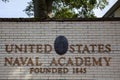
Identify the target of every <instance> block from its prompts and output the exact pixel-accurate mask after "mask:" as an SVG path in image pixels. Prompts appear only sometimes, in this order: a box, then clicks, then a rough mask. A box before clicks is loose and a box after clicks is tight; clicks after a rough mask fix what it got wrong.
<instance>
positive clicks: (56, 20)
mask: <svg viewBox="0 0 120 80" xmlns="http://www.w3.org/2000/svg"><path fill="white" fill-rule="evenodd" d="M81 21H83V22H86V21H120V18H76V19H73V18H69V19H55V18H50V19H39V18H0V22H81Z"/></svg>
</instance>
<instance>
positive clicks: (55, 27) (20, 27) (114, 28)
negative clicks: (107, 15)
mask: <svg viewBox="0 0 120 80" xmlns="http://www.w3.org/2000/svg"><path fill="white" fill-rule="evenodd" d="M59 35H63V36H65V37H66V38H67V39H68V42H69V45H70V44H82V45H90V44H96V45H97V44H104V45H106V44H110V45H111V51H110V52H109V53H104V52H103V53H97V52H94V53H78V52H77V50H78V48H77V47H75V51H74V53H71V52H69V50H70V48H69V49H68V51H67V53H66V54H65V55H61V56H60V55H58V54H56V52H55V50H54V40H55V38H56V37H57V36H59ZM11 44H12V45H21V44H22V45H30V44H34V45H37V44H42V45H44V44H50V45H51V46H52V51H51V52H50V53H45V52H44V51H43V52H42V53H36V52H35V49H33V50H34V51H33V52H20V51H18V52H14V51H12V52H11V53H8V52H6V50H5V49H6V46H5V45H11ZM88 48H89V47H88ZM42 49H43V50H44V47H42ZM90 49H91V48H90ZM11 57H12V58H13V59H12V63H14V61H15V59H16V58H20V57H23V58H26V57H27V58H31V59H32V60H33V62H35V58H36V57H39V62H41V63H42V66H36V65H34V66H33V65H30V64H29V65H28V66H27V65H26V64H27V61H28V59H27V61H26V63H25V65H19V66H18V65H17V64H15V65H10V64H8V63H7V65H5V58H8V59H9V60H10V58H11ZM61 57H62V58H63V57H64V58H66V59H61V63H67V61H68V59H69V58H71V59H72V62H73V64H75V57H81V58H84V57H86V58H88V57H90V58H91V59H90V63H92V62H93V61H92V58H93V57H94V58H96V59H99V58H100V57H101V58H102V66H99V65H96V66H92V65H91V66H84V65H82V66H76V65H71V64H69V65H68V66H66V65H64V66H60V65H58V66H55V65H52V66H50V63H51V61H52V60H53V58H55V59H56V61H57V59H59V58H61ZM104 57H110V58H111V60H110V62H109V64H110V65H109V66H106V64H107V63H105V60H104V59H103V58H104ZM88 62H89V61H88ZM16 63H19V64H22V63H21V61H20V59H19V61H17V60H16ZM30 68H67V69H68V70H69V71H68V72H67V73H34V72H33V73H32V74H31V73H30ZM73 68H79V69H80V68H86V72H85V73H81V72H79V73H73V71H72V70H73ZM0 79H85V80H120V21H76V22H72V21H67V22H57V21H52V22H49V21H48V22H0Z"/></svg>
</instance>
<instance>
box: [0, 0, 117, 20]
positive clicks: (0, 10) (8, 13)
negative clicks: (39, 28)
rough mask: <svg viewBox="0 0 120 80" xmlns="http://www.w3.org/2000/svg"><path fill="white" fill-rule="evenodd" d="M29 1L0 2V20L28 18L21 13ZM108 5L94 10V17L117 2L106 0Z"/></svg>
mask: <svg viewBox="0 0 120 80" xmlns="http://www.w3.org/2000/svg"><path fill="white" fill-rule="evenodd" d="M29 1H31V0H10V1H9V2H7V3H4V2H2V0H0V18H28V16H27V15H26V14H25V12H24V11H23V10H24V9H25V8H26V6H27V5H28V4H27V2H29ZM108 1H109V5H108V6H106V8H105V9H104V10H102V11H101V10H99V9H95V10H94V12H95V15H96V16H97V17H102V16H103V15H104V14H105V13H106V12H107V11H108V10H109V9H110V8H111V7H112V6H113V5H114V4H115V2H116V1H117V0H108Z"/></svg>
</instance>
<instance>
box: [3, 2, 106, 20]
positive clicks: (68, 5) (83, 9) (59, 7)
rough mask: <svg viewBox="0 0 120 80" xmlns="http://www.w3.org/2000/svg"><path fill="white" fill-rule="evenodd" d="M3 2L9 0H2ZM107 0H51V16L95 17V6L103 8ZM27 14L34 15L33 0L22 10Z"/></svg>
mask: <svg viewBox="0 0 120 80" xmlns="http://www.w3.org/2000/svg"><path fill="white" fill-rule="evenodd" d="M2 1H4V2H6V1H9V0H2ZM106 5H108V2H107V0H53V4H52V15H53V16H52V17H54V18H80V17H81V18H95V15H94V12H93V10H94V9H95V8H99V9H101V10H102V9H104V8H105V6H106ZM24 11H25V13H26V14H27V15H28V16H33V15H34V8H33V1H30V2H28V6H27V7H26V9H25V10H24Z"/></svg>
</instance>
